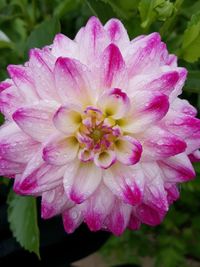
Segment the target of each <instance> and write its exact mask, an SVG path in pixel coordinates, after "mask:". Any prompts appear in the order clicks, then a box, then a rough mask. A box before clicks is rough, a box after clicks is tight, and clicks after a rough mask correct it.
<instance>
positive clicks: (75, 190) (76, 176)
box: [64, 163, 102, 204]
mask: <svg viewBox="0 0 200 267" xmlns="http://www.w3.org/2000/svg"><path fill="white" fill-rule="evenodd" d="M101 179H102V171H101V169H100V168H97V167H96V166H95V165H94V164H93V163H79V164H78V163H77V164H76V163H71V164H68V165H67V171H66V172H65V175H64V188H65V191H66V193H67V195H68V197H69V198H70V199H71V200H72V201H74V202H75V203H77V204H79V203H82V202H83V201H85V200H86V199H87V198H88V197H90V196H91V195H92V194H93V192H94V191H95V190H96V188H97V187H98V185H99V184H100V182H101Z"/></svg>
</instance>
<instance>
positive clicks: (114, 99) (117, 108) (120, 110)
mask: <svg viewBox="0 0 200 267" xmlns="http://www.w3.org/2000/svg"><path fill="white" fill-rule="evenodd" d="M98 106H99V107H100V109H101V111H102V112H103V113H104V114H105V115H106V116H107V117H111V118H113V119H120V118H122V117H124V116H125V114H126V113H127V112H128V110H129V109H130V100H129V98H128V96H127V94H126V93H124V92H122V91H121V89H118V88H114V89H112V90H109V91H108V92H106V93H104V94H103V95H102V96H101V97H100V98H99V100H98Z"/></svg>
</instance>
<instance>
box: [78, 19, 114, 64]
mask: <svg viewBox="0 0 200 267" xmlns="http://www.w3.org/2000/svg"><path fill="white" fill-rule="evenodd" d="M75 40H76V42H77V43H78V45H79V49H80V58H81V60H82V61H83V62H84V63H86V64H87V65H90V64H93V63H94V61H95V60H96V59H98V57H99V55H100V54H101V52H102V51H103V50H104V49H105V47H106V46H107V45H108V43H109V39H108V36H107V34H106V31H105V30H104V28H103V26H102V24H101V22H100V20H99V19H98V18H96V17H91V18H90V19H89V20H88V22H87V24H86V26H85V27H84V28H83V29H82V30H81V34H80V33H79V36H78V37H76V38H75Z"/></svg>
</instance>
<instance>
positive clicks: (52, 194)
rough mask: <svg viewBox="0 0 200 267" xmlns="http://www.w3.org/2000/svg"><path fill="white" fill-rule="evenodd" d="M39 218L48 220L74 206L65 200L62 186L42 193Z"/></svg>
mask: <svg viewBox="0 0 200 267" xmlns="http://www.w3.org/2000/svg"><path fill="white" fill-rule="evenodd" d="M41 205H42V208H41V216H42V218H43V219H49V218H51V217H53V216H55V215H58V214H60V213H62V212H63V211H64V210H66V209H69V208H71V207H73V206H74V203H73V202H72V201H70V200H69V199H67V198H66V194H65V191H64V188H63V186H62V185H61V186H58V187H56V188H54V189H52V190H49V191H46V192H44V193H42V203H41Z"/></svg>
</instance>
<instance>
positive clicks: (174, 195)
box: [165, 183, 180, 205]
mask: <svg viewBox="0 0 200 267" xmlns="http://www.w3.org/2000/svg"><path fill="white" fill-rule="evenodd" d="M165 190H166V192H167V201H168V203H169V205H171V204H172V203H173V202H174V201H176V200H177V199H178V198H179V196H180V193H179V190H178V188H177V185H176V184H167V183H166V184H165Z"/></svg>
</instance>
